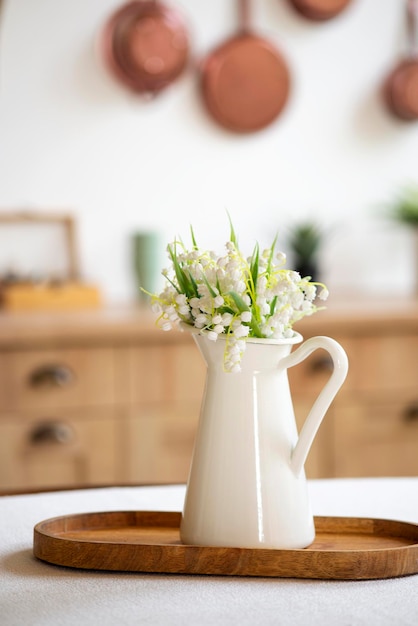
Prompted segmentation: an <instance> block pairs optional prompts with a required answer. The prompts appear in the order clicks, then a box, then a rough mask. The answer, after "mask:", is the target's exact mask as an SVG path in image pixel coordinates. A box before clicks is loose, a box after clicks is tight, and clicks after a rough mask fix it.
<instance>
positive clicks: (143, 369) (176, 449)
mask: <svg viewBox="0 0 418 626" xmlns="http://www.w3.org/2000/svg"><path fill="white" fill-rule="evenodd" d="M296 328H297V330H299V332H301V333H302V335H303V336H304V338H308V337H310V336H313V335H318V334H321V335H328V336H331V337H334V338H335V339H337V340H338V341H339V342H340V343H341V344H342V345H343V347H344V348H345V349H346V351H347V353H348V357H349V361H350V371H349V375H348V378H347V380H346V382H345V384H344V386H343V388H342V390H341V391H340V393H339V394H338V396H337V398H336V400H335V401H334V403H333V405H332V406H331V408H330V410H329V412H328V414H327V416H326V417H325V420H324V422H323V424H322V426H321V428H320V431H319V433H318V435H317V438H316V440H315V442H314V445H313V447H312V451H311V453H310V456H309V458H308V461H307V466H306V471H307V475H308V476H309V477H312V478H314V477H332V476H379V475H392V476H395V475H417V474H418V302H417V301H416V300H415V301H414V300H408V301H406V300H405V301H403V302H383V301H378V300H367V301H364V300H355V299H352V300H350V301H345V302H343V301H341V300H338V299H335V301H333V300H330V302H329V304H328V306H327V309H326V310H325V311H322V312H320V313H317V314H316V315H315V316H313V317H311V318H306V319H305V320H303V321H301V322H300V323H299V324H298V325H297V327H296ZM329 368H330V364H329V361H328V359H327V356H326V354H325V353H322V352H321V351H318V352H316V353H314V355H312V356H311V357H310V359H308V360H307V361H306V362H304V363H303V364H301V365H298V366H297V367H295V368H293V369H291V370H289V378H290V383H291V387H292V393H293V398H294V405H295V412H296V417H297V421H298V424H299V425H301V424H302V423H303V420H304V418H305V417H306V415H307V413H308V411H309V408H310V406H311V404H312V402H313V400H314V399H315V397H316V395H317V394H318V392H319V390H320V389H321V388H322V386H323V385H324V383H325V382H326V380H327V377H328V376H329V371H330V369H329ZM204 377H205V367H204V364H203V361H202V359H201V356H200V354H199V353H198V351H197V348H196V347H195V345H194V343H193V341H192V339H191V337H190V335H189V334H188V333H180V332H168V333H167V332H163V331H161V330H159V329H158V328H156V326H155V323H154V317H153V316H152V314H151V313H150V312H149V311H144V310H141V309H138V308H135V307H130V308H129V307H128V308H124V309H110V308H108V309H102V310H98V311H83V312H77V313H58V314H47V313H36V314H35V313H25V314H23V313H22V314H17V313H14V314H11V313H9V314H7V313H1V314H0V490H2V491H7V490H10V491H13V490H19V489H36V488H54V487H65V486H72V485H75V484H76V485H99V484H121V483H165V482H184V481H185V480H186V479H187V473H188V468H189V463H190V457H191V453H192V448H193V440H194V433H195V429H196V425H197V420H198V414H199V407H200V401H201V396H202V391H203V385H204Z"/></svg>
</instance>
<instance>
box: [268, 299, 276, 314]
mask: <svg viewBox="0 0 418 626" xmlns="http://www.w3.org/2000/svg"><path fill="white" fill-rule="evenodd" d="M276 304H277V296H274V298H273V299H272V301H271V302H270V316H272V315H274V311H275V309H276Z"/></svg>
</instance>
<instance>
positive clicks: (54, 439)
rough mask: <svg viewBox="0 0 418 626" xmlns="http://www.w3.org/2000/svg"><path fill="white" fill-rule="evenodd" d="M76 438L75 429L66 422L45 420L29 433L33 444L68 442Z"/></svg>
mask: <svg viewBox="0 0 418 626" xmlns="http://www.w3.org/2000/svg"><path fill="white" fill-rule="evenodd" d="M74 438H75V435H74V431H73V429H72V428H71V426H70V425H69V424H66V423H64V422H45V423H43V424H39V425H38V426H36V427H35V428H34V429H33V431H32V432H31V433H30V435H29V440H30V442H31V444H33V445H41V444H44V443H59V444H66V443H70V442H71V441H73V440H74Z"/></svg>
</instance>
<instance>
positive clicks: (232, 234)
mask: <svg viewBox="0 0 418 626" xmlns="http://www.w3.org/2000/svg"><path fill="white" fill-rule="evenodd" d="M227 215H228V220H229V227H230V235H229V239H230V241H231V243H233V244H234V246H235V247H236V249H237V250H238V239H237V236H236V234H235V230H234V226H233V224H232V220H231V216H230V215H229V213H228V211H227Z"/></svg>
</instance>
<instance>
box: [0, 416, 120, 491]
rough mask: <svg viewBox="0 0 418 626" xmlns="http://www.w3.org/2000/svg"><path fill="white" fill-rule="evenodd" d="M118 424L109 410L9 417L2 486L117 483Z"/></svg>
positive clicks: (2, 440) (1, 451)
mask: <svg viewBox="0 0 418 626" xmlns="http://www.w3.org/2000/svg"><path fill="white" fill-rule="evenodd" d="M120 436H121V434H120V432H119V420H117V419H116V416H115V415H114V414H113V412H111V411H110V410H107V409H101V410H99V411H93V410H91V411H90V412H89V411H87V412H85V411H83V412H72V411H64V412H63V411H60V412H54V413H53V414H52V413H51V414H50V415H49V416H48V417H42V418H41V417H34V416H33V415H32V414H30V415H21V414H12V415H7V414H6V415H4V416H3V420H2V422H0V488H1V489H3V490H7V489H31V488H34V489H36V488H55V487H66V486H74V485H81V486H83V485H89V484H92V485H95V484H112V483H114V482H115V481H117V480H119V479H120V467H119V463H118V456H117V451H118V449H119V448H120Z"/></svg>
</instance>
